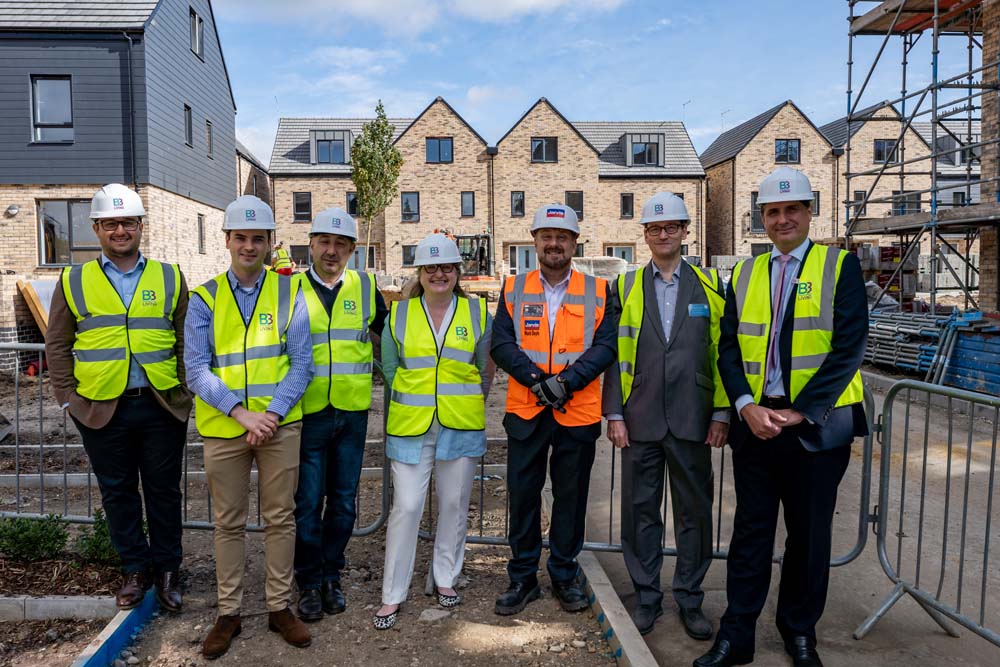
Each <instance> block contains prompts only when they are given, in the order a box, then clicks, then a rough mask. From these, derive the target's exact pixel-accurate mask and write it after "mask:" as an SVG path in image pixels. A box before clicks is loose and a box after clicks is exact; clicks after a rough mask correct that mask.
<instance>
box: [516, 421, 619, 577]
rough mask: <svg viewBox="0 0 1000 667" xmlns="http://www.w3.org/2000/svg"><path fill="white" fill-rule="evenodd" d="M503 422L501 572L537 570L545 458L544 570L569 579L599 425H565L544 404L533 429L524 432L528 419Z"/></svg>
mask: <svg viewBox="0 0 1000 667" xmlns="http://www.w3.org/2000/svg"><path fill="white" fill-rule="evenodd" d="M512 419H513V420H517V421H519V422H520V423H519V424H518V425H517V426H519V427H521V428H512V426H511V424H510V421H511V420H512ZM504 424H505V426H507V493H508V498H509V501H510V523H509V528H508V531H507V538H508V540H509V541H510V550H511V559H510V561H509V562H508V563H507V575H508V576H509V577H510V580H511V581H515V582H518V581H530V580H532V579H533V578H534V577H535V575H536V573H537V571H538V561H539V559H540V558H541V555H542V527H541V520H542V487H543V486H545V467H546V457H548V468H549V475H550V476H551V478H552V501H553V502H552V520H551V525H550V526H549V560H548V564H547V569H548V572H549V577H550V578H551V579H552V581H557V582H567V581H570V580H572V579H574V578H575V577H576V576H577V574H578V572H579V565H577V562H576V557H577V556H578V555H579V554H580V550H581V549H582V548H583V536H584V532H585V530H586V523H587V494H588V492H589V490H590V467H591V466H592V465H593V463H594V451H595V448H596V447H595V445H596V442H597V438H598V437H599V436H600V432H601V425H600V423H597V424H595V425H593V426H583V427H573V428H567V427H565V426H562V425H561V424H559V423H558V422H557V421H556V420H555V418H554V417H553V415H552V410H550V409H546V410H545V411H544V412H542V413H541V414H540V415H539V416H538V417H537V418H536V420H535V421H534V422H532V425H533V426H534V429H533V430H531V431H530V432H528V429H525V428H524V427H525V426H526V425H527V424H528V422H524V421H523V420H518V419H517V418H516V417H514V416H513V415H510V414H508V415H507V417H506V418H505V421H504ZM514 433H516V434H517V435H518V436H521V437H515V435H514ZM550 450H551V454H550Z"/></svg>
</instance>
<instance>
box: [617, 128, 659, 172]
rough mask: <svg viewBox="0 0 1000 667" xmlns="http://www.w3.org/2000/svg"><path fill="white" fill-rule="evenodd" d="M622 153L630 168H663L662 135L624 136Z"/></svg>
mask: <svg viewBox="0 0 1000 667" xmlns="http://www.w3.org/2000/svg"><path fill="white" fill-rule="evenodd" d="M622 144H623V145H622V151H623V152H624V153H625V165H626V166H628V167H662V166H663V135H662V134H626V135H623V136H622Z"/></svg>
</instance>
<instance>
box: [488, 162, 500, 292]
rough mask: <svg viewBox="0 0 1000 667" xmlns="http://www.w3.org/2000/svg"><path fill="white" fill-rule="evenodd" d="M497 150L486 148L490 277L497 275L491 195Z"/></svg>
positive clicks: (494, 205) (493, 202)
mask: <svg viewBox="0 0 1000 667" xmlns="http://www.w3.org/2000/svg"><path fill="white" fill-rule="evenodd" d="M497 152H498V150H497V147H496V146H487V147H486V154H487V155H489V156H490V164H489V170H490V182H489V196H488V197H487V199H489V215H488V218H487V223H488V225H489V230H490V275H491V276H496V275H497V253H496V245H497V244H496V212H495V211H494V209H495V208H496V202H495V200H494V196H493V195H494V193H493V158H494V157H496V154H497Z"/></svg>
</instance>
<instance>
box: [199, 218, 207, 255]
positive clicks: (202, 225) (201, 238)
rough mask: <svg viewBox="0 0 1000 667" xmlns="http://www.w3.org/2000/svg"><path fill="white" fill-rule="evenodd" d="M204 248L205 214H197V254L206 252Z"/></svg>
mask: <svg viewBox="0 0 1000 667" xmlns="http://www.w3.org/2000/svg"><path fill="white" fill-rule="evenodd" d="M206 252H207V251H206V250H205V214H204V213H199V214H198V254H199V255H204V254H206Z"/></svg>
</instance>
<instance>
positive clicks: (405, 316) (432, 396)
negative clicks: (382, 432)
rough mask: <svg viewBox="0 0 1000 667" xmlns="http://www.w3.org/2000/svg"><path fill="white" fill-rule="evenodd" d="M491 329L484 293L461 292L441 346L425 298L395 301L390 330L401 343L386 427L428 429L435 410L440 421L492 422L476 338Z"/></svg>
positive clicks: (460, 426)
mask: <svg viewBox="0 0 1000 667" xmlns="http://www.w3.org/2000/svg"><path fill="white" fill-rule="evenodd" d="M485 329H486V308H485V307H484V306H483V305H482V302H481V301H480V300H479V298H478V297H474V296H473V297H458V301H457V303H456V304H455V314H454V316H453V317H452V320H451V322H450V323H448V330H447V332H446V333H445V337H444V344H443V345H442V346H441V350H440V351H439V350H438V347H437V341H436V340H435V339H434V331H433V330H432V329H431V324H430V322H429V321H428V318H427V314H426V313H425V312H424V307H423V304H422V303H421V301H420V299H419V298H413V299H406V300H405V301H395V302H393V304H392V306H391V308H390V311H389V323H388V325H387V327H386V330H388V331H389V332H391V335H392V337H393V339H394V340H395V341H396V347H397V348H398V349H399V368H397V369H396V375H395V377H393V380H392V394H391V399H390V402H389V415H388V423H387V425H386V433H388V434H389V435H396V436H414V435H423V434H424V433H426V432H427V430H428V429H429V428H430V427H431V424H432V423H433V421H434V414H435V412H436V413H437V418H438V422H440V424H441V425H442V426H444V427H447V428H450V429H454V430H457V431H482V430H483V429H485V428H486V402H485V399H484V398H483V389H482V384H481V383H482V378H481V377H480V375H479V368H477V367H476V344H477V343H478V342H479V340H480V339H481V338H482V337H483V335H484V333H485ZM383 335H384V334H383Z"/></svg>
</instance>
